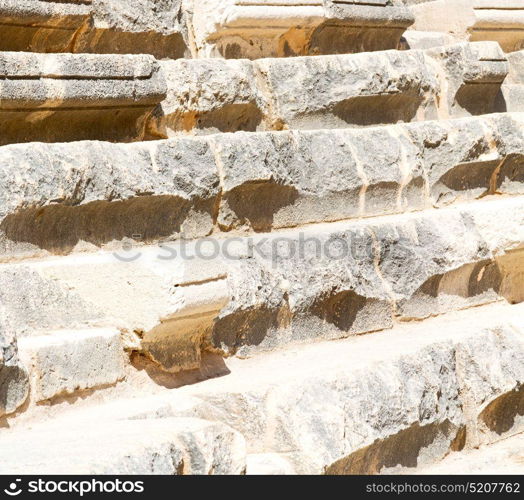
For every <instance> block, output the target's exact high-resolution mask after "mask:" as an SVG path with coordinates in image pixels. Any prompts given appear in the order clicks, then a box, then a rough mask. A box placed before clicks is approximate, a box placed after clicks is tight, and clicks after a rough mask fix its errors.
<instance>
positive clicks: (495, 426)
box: [479, 385, 524, 436]
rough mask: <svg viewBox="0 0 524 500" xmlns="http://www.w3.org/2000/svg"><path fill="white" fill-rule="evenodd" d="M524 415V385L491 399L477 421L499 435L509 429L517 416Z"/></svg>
mask: <svg viewBox="0 0 524 500" xmlns="http://www.w3.org/2000/svg"><path fill="white" fill-rule="evenodd" d="M523 416H524V385H521V386H519V387H517V388H515V389H514V390H512V391H510V392H506V393H505V394H503V395H502V396H499V397H498V398H497V399H495V400H494V401H492V402H491V403H490V404H489V405H488V406H486V408H484V410H483V411H482V413H481V414H480V415H479V421H480V422H482V423H483V424H484V425H486V427H487V428H488V429H489V430H490V431H492V432H495V433H497V434H498V435H499V436H500V435H502V434H505V433H506V432H508V431H510V430H511V429H512V428H513V426H514V425H515V420H516V419H517V417H523Z"/></svg>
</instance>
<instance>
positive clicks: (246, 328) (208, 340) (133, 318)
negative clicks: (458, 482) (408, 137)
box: [8, 197, 524, 371]
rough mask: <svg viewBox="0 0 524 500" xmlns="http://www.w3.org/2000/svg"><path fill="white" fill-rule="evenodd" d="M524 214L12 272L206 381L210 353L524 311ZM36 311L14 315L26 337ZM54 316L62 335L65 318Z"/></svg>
mask: <svg viewBox="0 0 524 500" xmlns="http://www.w3.org/2000/svg"><path fill="white" fill-rule="evenodd" d="M523 210H524V206H523V202H522V200H521V199H520V198H518V197H517V198H508V199H505V200H504V199H502V200H494V201H486V202H484V203H480V204H479V203H472V204H469V205H461V206H460V205H459V206H457V207H450V208H447V209H442V210H440V211H430V212H421V213H414V214H404V215H398V216H392V217H384V218H382V219H379V220H369V221H367V220H364V221H357V222H341V223H336V224H331V225H327V226H318V227H317V226H311V227H308V228H304V229H303V230H302V231H300V232H297V231H294V230H290V231H286V232H280V233H278V234H276V235H273V236H270V237H268V236H267V235H260V236H256V237H255V238H253V239H252V240H248V239H246V238H244V239H242V238H237V239H236V240H235V241H232V240H230V241H229V243H228V244H227V245H226V246H224V245H222V247H221V248H222V253H221V254H215V257H213V258H210V257H203V256H206V255H209V256H212V255H213V252H216V251H217V250H216V248H217V247H216V244H212V243H211V242H208V246H207V247H206V246H205V241H203V240H199V241H197V242H192V243H189V242H181V243H179V244H176V243H175V242H173V243H166V244H164V245H162V246H161V247H159V248H145V247H143V248H135V249H132V250H131V251H130V252H129V254H126V252H123V251H120V252H116V253H113V254H111V253H105V254H101V255H98V256H90V255H85V256H81V255H72V256H70V257H67V258H61V259H58V260H56V261H52V260H48V261H43V262H35V263H24V264H21V265H16V266H15V265H11V266H10V269H11V270H12V272H13V273H17V272H19V271H18V269H20V270H23V269H25V268H28V269H30V271H31V273H35V274H36V276H37V277H38V280H41V281H42V282H43V283H49V282H50V283H52V284H53V286H54V287H57V288H58V290H59V291H60V293H61V294H65V293H67V294H68V295H70V296H71V297H73V298H74V300H76V301H79V303H80V304H81V307H80V308H78V310H80V311H81V310H85V311H87V313H88V314H90V315H91V316H93V317H96V314H99V316H98V319H97V320H96V321H97V323H98V324H106V323H107V324H108V325H110V324H113V325H117V326H118V327H119V328H121V329H123V330H125V331H127V332H136V333H138V335H139V337H142V342H141V343H139V345H140V346H141V347H140V348H141V349H142V350H144V351H145V352H146V353H148V354H149V356H150V357H152V358H153V359H154V360H156V361H157V362H159V363H160V364H161V365H162V366H164V368H165V369H167V370H170V371H179V370H181V369H194V368H198V367H199V366H200V360H201V350H202V349H211V350H213V351H216V350H219V351H220V352H223V353H226V354H235V353H237V354H239V355H243V356H245V355H250V354H252V353H256V352H260V351H268V350H274V349H276V348H278V347H280V346H283V345H287V344H293V343H297V342H298V343H304V342H307V341H311V340H318V339H333V338H341V337H347V336H349V335H352V334H357V333H364V332H371V331H375V330H379V329H385V328H390V327H391V326H392V321H393V308H394V307H395V308H396V312H395V315H396V316H398V317H400V318H401V319H410V318H413V317H416V318H424V317H427V316H430V315H434V314H442V313H445V312H449V311H452V310H457V309H462V308H465V307H471V306H473V305H480V304H485V303H489V302H493V301H498V300H501V299H503V298H504V299H506V300H508V301H509V302H519V301H521V300H522V293H521V290H522V283H523V281H522V280H523V278H524V273H523V272H522V271H523V270H522V265H521V264H519V262H520V260H521V256H522V250H521V248H522V242H523V241H524V234H523V231H524V227H523V225H522V214H523ZM501 221H502V222H501ZM249 241H251V244H252V245H253V246H255V247H256V248H257V251H256V252H253V251H250V250H249V249H250V248H252V247H250V246H249ZM301 242H302V243H301ZM224 248H226V251H225V253H224ZM290 248H293V249H294V250H293V252H292V253H290ZM319 248H321V251H319ZM197 249H198V250H197ZM196 256H199V258H196ZM127 257H129V259H127V260H128V262H122V261H123V260H126V259H125V258H127ZM93 281H94V282H96V283H98V284H99V285H98V286H93ZM56 293H59V292H58V291H57V292H56ZM26 303H27V300H26V299H24V298H23V297H21V298H19V300H17V301H15V302H12V303H10V304H8V307H9V309H10V310H12V311H13V312H12V313H11V314H12V317H13V318H18V322H19V323H20V325H19V326H18V328H20V329H22V330H23V329H24V328H27V327H24V325H27V319H26V318H25V317H22V315H20V313H18V316H17V314H16V313H17V311H20V310H24V309H25V308H27V307H28V306H27V305H25V304H26ZM40 310H41V315H42V316H43V318H44V320H45V324H46V327H47V328H53V322H54V321H57V320H55V318H54V316H51V315H50V312H51V311H52V309H45V308H41V309H40ZM87 313H86V314H87ZM62 327H63V326H62Z"/></svg>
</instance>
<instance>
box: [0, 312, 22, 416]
mask: <svg viewBox="0 0 524 500" xmlns="http://www.w3.org/2000/svg"><path fill="white" fill-rule="evenodd" d="M28 394H29V383H28V376H27V371H26V369H25V368H24V366H23V365H22V364H21V362H20V360H19V358H18V347H17V342H16V336H15V334H14V331H13V329H12V327H11V324H10V322H9V319H8V318H7V316H6V313H5V309H4V306H3V305H1V304H0V417H3V416H4V415H5V414H9V413H13V412H14V411H16V410H17V409H18V408H19V407H20V406H22V405H23V404H24V402H25V400H26V399H27V396H28Z"/></svg>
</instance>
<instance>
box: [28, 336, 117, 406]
mask: <svg viewBox="0 0 524 500" xmlns="http://www.w3.org/2000/svg"><path fill="white" fill-rule="evenodd" d="M46 333H47V334H46V335H41V336H38V337H30V338H21V339H20V340H19V341H18V351H19V356H20V360H21V362H22V363H23V365H24V366H25V368H26V370H27V372H28V373H29V384H30V399H31V402H32V403H40V402H42V401H47V400H50V399H53V398H56V397H59V396H65V395H68V394H73V393H75V392H77V391H86V390H91V389H96V388H99V387H103V386H109V385H113V384H115V383H117V382H118V381H119V380H121V379H122V378H123V377H124V350H123V345H122V342H121V339H120V332H119V331H118V330H114V329H113V330H111V329H91V330H84V331H82V330H73V331H57V332H46Z"/></svg>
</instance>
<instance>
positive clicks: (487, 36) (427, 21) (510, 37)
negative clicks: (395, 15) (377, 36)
mask: <svg viewBox="0 0 524 500" xmlns="http://www.w3.org/2000/svg"><path fill="white" fill-rule="evenodd" d="M408 1H409V0H408ZM411 11H412V12H413V14H414V16H415V24H414V25H413V28H414V29H416V30H424V31H441V32H445V33H451V34H453V36H455V37H459V38H462V39H469V40H471V41H484V40H491V41H495V42H498V43H500V45H501V47H502V48H503V49H504V51H505V52H512V51H514V50H520V49H522V48H523V47H524V34H523V33H524V30H523V28H524V6H523V5H522V2H521V1H520V0H437V1H433V2H424V3H421V4H420V5H413V6H411Z"/></svg>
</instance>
